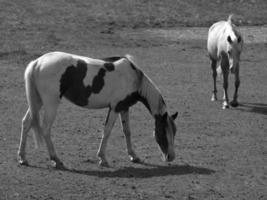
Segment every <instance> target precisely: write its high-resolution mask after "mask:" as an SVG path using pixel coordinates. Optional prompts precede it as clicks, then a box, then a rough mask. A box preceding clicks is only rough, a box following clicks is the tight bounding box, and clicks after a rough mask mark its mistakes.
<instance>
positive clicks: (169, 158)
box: [163, 153, 175, 162]
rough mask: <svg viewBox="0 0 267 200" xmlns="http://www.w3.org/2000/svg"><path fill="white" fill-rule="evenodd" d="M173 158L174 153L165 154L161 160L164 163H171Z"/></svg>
mask: <svg viewBox="0 0 267 200" xmlns="http://www.w3.org/2000/svg"><path fill="white" fill-rule="evenodd" d="M174 158H175V154H174V153H172V154H165V155H164V157H163V160H164V161H165V162H171V161H173V160H174Z"/></svg>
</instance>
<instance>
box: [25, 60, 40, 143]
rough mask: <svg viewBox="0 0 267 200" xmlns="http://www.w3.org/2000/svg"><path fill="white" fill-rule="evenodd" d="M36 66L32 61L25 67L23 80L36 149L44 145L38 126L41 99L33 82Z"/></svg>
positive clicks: (35, 62)
mask: <svg viewBox="0 0 267 200" xmlns="http://www.w3.org/2000/svg"><path fill="white" fill-rule="evenodd" d="M36 64H37V61H32V62H30V63H29V65H28V66H27V68H26V70H25V73H24V79H25V87H26V88H25V89H26V97H27V102H28V106H29V110H30V115H31V121H32V123H31V125H32V128H33V131H34V142H35V147H36V148H38V147H39V146H41V145H42V144H43V143H44V139H43V134H42V129H41V125H40V119H39V118H40V115H39V111H40V107H41V104H42V102H41V98H40V95H39V93H38V91H37V88H36V83H35V80H34V69H35V66H36Z"/></svg>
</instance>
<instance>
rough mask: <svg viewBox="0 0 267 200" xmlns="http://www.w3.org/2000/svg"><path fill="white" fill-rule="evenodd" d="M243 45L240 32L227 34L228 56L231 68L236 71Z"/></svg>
mask: <svg viewBox="0 0 267 200" xmlns="http://www.w3.org/2000/svg"><path fill="white" fill-rule="evenodd" d="M242 47H243V39H242V37H241V35H240V34H239V33H233V34H231V35H228V36H227V56H228V60H229V68H230V70H231V72H232V73H234V72H235V71H236V69H237V67H238V65H239V60H240V53H241V51H242Z"/></svg>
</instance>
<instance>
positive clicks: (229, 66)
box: [207, 15, 243, 109]
mask: <svg viewBox="0 0 267 200" xmlns="http://www.w3.org/2000/svg"><path fill="white" fill-rule="evenodd" d="M207 47H208V53H209V57H210V59H211V68H212V72H213V74H212V75H213V83H214V90H213V93H212V98H211V100H212V101H215V100H217V87H216V77H217V71H218V72H222V74H223V89H224V97H223V105H222V108H223V109H226V108H229V99H228V93H227V89H228V76H229V71H231V73H234V74H235V92H234V97H233V101H232V102H231V105H232V106H233V107H236V106H238V101H237V96H238V95H237V92H238V88H239V85H240V78H239V60H240V54H241V52H242V48H243V39H242V36H241V34H240V33H239V32H238V31H237V29H236V26H235V25H234V24H233V23H232V15H230V16H229V17H228V20H227V21H220V22H217V23H215V24H213V25H212V26H211V27H210V28H209V34H208V41H207ZM217 63H218V65H217Z"/></svg>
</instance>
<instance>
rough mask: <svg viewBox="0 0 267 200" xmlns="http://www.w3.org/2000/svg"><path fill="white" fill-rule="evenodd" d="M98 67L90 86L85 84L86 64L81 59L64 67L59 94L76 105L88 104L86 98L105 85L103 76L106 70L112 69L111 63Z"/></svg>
mask: <svg viewBox="0 0 267 200" xmlns="http://www.w3.org/2000/svg"><path fill="white" fill-rule="evenodd" d="M105 64H107V65H104V67H105V68H100V69H99V71H98V73H97V75H96V76H95V77H94V78H93V82H92V86H90V85H87V86H85V85H84V83H83V79H84V78H85V76H86V73H87V64H86V62H85V61H83V60H78V62H77V66H74V65H71V66H69V67H67V68H66V70H65V72H64V73H63V74H62V76H61V78H60V95H59V97H60V98H62V97H63V96H64V97H66V98H67V99H68V100H70V101H71V102H73V103H75V104H76V105H78V106H86V105H88V99H89V97H90V95H91V94H92V93H94V94H98V93H99V92H100V91H101V90H102V88H103V87H104V85H105V81H104V77H105V75H106V72H107V71H112V70H114V65H113V64H112V63H110V64H108V63H105Z"/></svg>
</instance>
